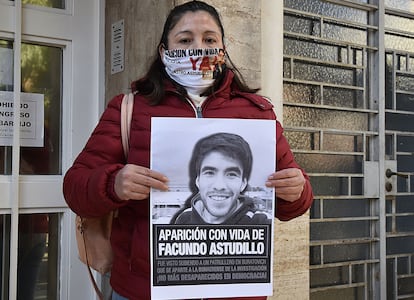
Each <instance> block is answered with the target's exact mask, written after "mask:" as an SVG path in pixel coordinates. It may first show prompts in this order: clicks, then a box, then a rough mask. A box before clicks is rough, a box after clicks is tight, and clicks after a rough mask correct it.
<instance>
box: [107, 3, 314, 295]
mask: <svg viewBox="0 0 414 300" xmlns="http://www.w3.org/2000/svg"><path fill="white" fill-rule="evenodd" d="M184 2H186V0H184V1H183V0H175V1H174V0H161V1H159V0H152V1H151V0H140V1H136V0H123V1H118V0H107V9H106V28H107V33H110V31H109V29H110V27H109V26H110V25H111V24H112V23H113V22H116V21H118V20H120V19H124V20H125V49H126V50H125V70H124V71H123V72H121V73H118V74H115V75H110V72H107V74H106V100H109V99H110V98H112V97H113V96H114V95H116V94H118V93H124V92H128V89H129V85H130V82H131V81H132V80H134V79H136V78H138V77H139V76H141V75H143V74H144V71H145V70H146V67H147V63H148V61H149V60H150V57H151V56H152V55H153V54H154V53H155V48H156V45H157V43H158V41H159V37H160V34H161V31H162V26H163V20H164V19H165V16H166V15H167V13H168V11H169V9H170V8H171V7H172V5H174V4H180V3H184ZM206 2H208V3H210V4H212V5H214V6H215V7H217V8H218V10H219V12H220V14H221V16H222V19H223V23H224V28H225V31H226V32H225V34H226V40H225V44H226V49H227V51H228V53H229V54H230V57H231V59H232V60H233V62H234V63H235V64H236V65H237V67H238V68H239V70H240V71H241V72H242V73H243V75H244V76H245V79H246V81H247V82H248V83H249V85H251V86H252V87H262V88H263V90H262V93H263V94H264V95H265V96H269V97H271V98H272V99H273V102H274V104H275V108H276V109H275V110H276V113H277V114H278V115H279V119H282V118H281V117H282V115H281V114H282V101H281V99H282V98H281V97H282V96H281V95H282V55H283V53H282V42H283V35H282V34H283V12H282V9H283V6H282V1H274V0H262V1H257V0H243V1H240V0H226V1H222V0H206ZM109 40H110V36H108V37H107V41H109ZM109 46H110V45H109V44H108V42H107V44H106V51H107V59H106V61H107V63H106V69H107V70H109V56H108V53H110V47H109ZM274 282H275V283H274V296H273V297H270V299H280V300H282V299H283V300H288V299H301V300H303V299H308V298H309V216H308V214H306V215H305V216H302V217H300V218H298V219H296V220H293V221H290V222H285V223H282V222H278V221H277V222H276V228H275V266H274Z"/></svg>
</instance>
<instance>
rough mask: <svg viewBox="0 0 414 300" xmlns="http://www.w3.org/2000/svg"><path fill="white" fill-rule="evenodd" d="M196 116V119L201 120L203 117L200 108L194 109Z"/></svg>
mask: <svg viewBox="0 0 414 300" xmlns="http://www.w3.org/2000/svg"><path fill="white" fill-rule="evenodd" d="M196 116H197V118H202V117H203V112H202V109H201V106H197V107H196Z"/></svg>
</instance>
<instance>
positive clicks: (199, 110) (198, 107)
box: [185, 97, 203, 118]
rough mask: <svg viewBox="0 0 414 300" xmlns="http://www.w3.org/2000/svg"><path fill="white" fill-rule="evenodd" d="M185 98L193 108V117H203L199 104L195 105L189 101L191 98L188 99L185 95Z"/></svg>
mask: <svg viewBox="0 0 414 300" xmlns="http://www.w3.org/2000/svg"><path fill="white" fill-rule="evenodd" d="M185 99H186V100H187V102H188V104H190V105H191V107H192V108H193V110H194V113H195V117H196V118H202V117H203V109H202V108H201V105H200V106H196V105H195V104H194V102H193V101H191V99H189V98H188V97H186V98H185Z"/></svg>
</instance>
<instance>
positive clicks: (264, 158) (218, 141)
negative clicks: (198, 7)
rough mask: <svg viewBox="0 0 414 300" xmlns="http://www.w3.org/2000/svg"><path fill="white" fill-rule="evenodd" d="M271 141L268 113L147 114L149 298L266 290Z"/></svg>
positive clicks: (270, 233)
mask: <svg viewBox="0 0 414 300" xmlns="http://www.w3.org/2000/svg"><path fill="white" fill-rule="evenodd" d="M275 145H276V124H275V121H271V120H245V119H243V120H240V119H209V118H205V119H202V118H199V119H194V118H152V124H151V169H153V170H156V171H159V172H161V173H163V174H164V175H166V176H167V177H168V178H169V190H168V191H166V192H165V191H159V190H156V189H152V190H151V197H150V199H151V204H150V212H151V216H152V217H151V222H152V224H151V225H152V226H151V227H150V228H151V249H150V251H151V295H152V299H192V298H215V297H242V296H246V297H247V296H268V295H271V294H272V290H273V276H272V270H273V268H272V265H273V261H272V260H273V241H272V238H273V229H274V223H273V220H274V218H273V216H274V209H275V195H274V190H273V189H270V188H267V187H266V186H265V182H266V179H267V177H268V176H269V175H270V174H271V173H273V172H274V170H275V169H276V166H275V164H276V162H275V153H276V149H275Z"/></svg>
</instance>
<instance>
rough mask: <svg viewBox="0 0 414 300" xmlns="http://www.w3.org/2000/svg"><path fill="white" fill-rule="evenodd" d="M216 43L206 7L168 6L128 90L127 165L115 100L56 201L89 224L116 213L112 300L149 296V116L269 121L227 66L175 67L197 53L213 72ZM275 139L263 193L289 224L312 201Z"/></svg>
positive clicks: (217, 27) (281, 141) (162, 180)
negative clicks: (142, 70) (273, 162)
mask: <svg viewBox="0 0 414 300" xmlns="http://www.w3.org/2000/svg"><path fill="white" fill-rule="evenodd" d="M223 41H224V30H223V26H222V23H221V20H220V18H219V15H218V13H217V11H216V10H215V9H214V8H213V7H212V6H210V5H207V4H206V3H204V2H201V1H190V2H187V3H185V4H183V5H180V6H177V7H175V8H174V9H173V10H172V11H171V12H170V14H169V16H168V18H167V20H166V22H165V25H164V31H163V34H162V37H161V40H160V43H159V47H158V49H157V54H156V59H155V60H154V61H153V63H152V65H151V66H150V68H149V70H148V72H147V74H146V76H145V77H144V78H141V79H139V80H137V81H136V82H133V83H132V90H133V92H135V93H136V95H135V102H134V113H133V118H132V124H131V135H130V152H129V155H128V159H127V160H125V158H124V155H123V151H122V145H121V138H120V104H121V100H122V97H123V95H119V96H116V97H115V98H114V99H112V100H111V101H110V103H109V104H108V107H107V109H106V111H105V112H104V113H103V115H102V118H101V120H100V121H99V124H98V125H97V127H96V129H95V130H94V132H93V133H92V135H91V137H90V139H89V141H88V142H87V144H86V146H85V149H84V150H83V151H82V152H81V153H80V154H79V156H78V157H77V159H76V160H75V162H74V164H73V166H72V167H71V168H70V169H69V170H68V172H67V173H66V176H65V179H64V195H65V198H66V201H67V203H68V205H69V206H70V208H71V209H72V210H73V211H75V212H76V213H77V214H79V215H81V216H89V217H93V216H100V215H104V214H105V213H108V212H109V211H111V210H114V209H118V218H116V219H115V220H114V224H113V229H112V237H111V241H112V247H113V251H114V255H115V257H114V264H113V268H112V272H111V285H112V287H113V290H114V295H113V298H112V299H142V300H143V299H150V297H151V296H150V279H149V275H150V265H149V223H150V219H149V200H148V197H149V192H150V188H155V189H159V190H167V189H168V178H166V177H165V176H164V175H163V174H160V173H159V172H156V171H155V170H151V169H149V157H150V123H151V117H165V116H168V117H192V118H194V117H200V116H202V117H205V118H244V119H246V118H251V119H271V120H274V119H276V116H275V115H274V112H273V106H272V104H271V103H269V102H268V101H267V100H266V99H265V98H263V97H261V96H259V95H257V94H255V92H256V91H257V90H254V89H250V88H249V87H247V86H246V85H245V84H244V81H243V79H242V77H241V76H240V74H239V73H238V72H237V69H236V68H235V67H234V65H233V64H227V65H226V67H224V66H222V68H221V69H222V72H220V74H217V73H219V72H217V70H215V71H216V72H212V70H211V69H210V70H209V71H208V73H209V74H213V73H215V75H214V77H216V78H213V76H209V74H206V73H204V74H199V73H198V72H194V69H197V68H195V66H196V63H197V61H198V58H196V59H194V57H195V56H193V57H192V60H191V63H189V64H186V62H184V61H183V60H181V58H182V57H183V56H185V54H190V53H191V54H197V53H199V54H202V55H201V56H200V59H201V60H202V58H203V57H205V56H210V54H211V58H212V59H211V64H212V65H213V66H214V64H215V62H214V57H215V54H217V53H218V52H219V51H220V49H224V50H225V45H224V42H223ZM199 49H203V50H199ZM201 60H200V62H201ZM226 60H227V61H230V59H229V57H228V55H227V54H226ZM187 62H188V60H187ZM183 66H184V68H183ZM197 66H199V65H197ZM282 132H283V130H282V128H281V125H280V124H279V123H278V122H277V153H276V158H277V171H275V172H274V173H272V174H269V178H268V180H267V182H266V186H268V187H274V188H275V190H276V195H277V197H278V201H277V208H276V217H278V218H279V219H280V220H290V219H292V218H295V217H297V216H300V215H302V214H303V213H305V212H306V211H307V210H308V208H309V207H310V205H311V203H312V199H313V195H312V189H311V186H310V183H309V180H308V177H307V176H306V174H305V173H304V172H303V171H302V170H301V169H300V168H299V166H298V165H297V163H296V162H295V160H294V158H293V155H292V153H291V151H290V148H289V145H288V143H287V141H286V139H285V137H284V136H283V135H282ZM249 299H266V297H256V298H249Z"/></svg>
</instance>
